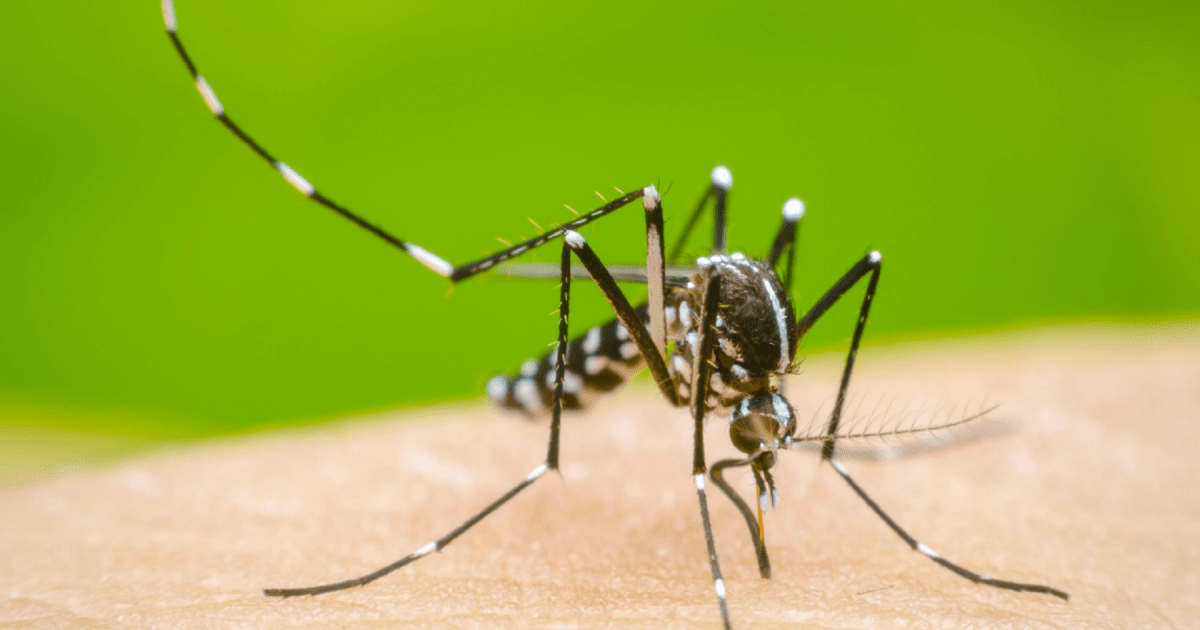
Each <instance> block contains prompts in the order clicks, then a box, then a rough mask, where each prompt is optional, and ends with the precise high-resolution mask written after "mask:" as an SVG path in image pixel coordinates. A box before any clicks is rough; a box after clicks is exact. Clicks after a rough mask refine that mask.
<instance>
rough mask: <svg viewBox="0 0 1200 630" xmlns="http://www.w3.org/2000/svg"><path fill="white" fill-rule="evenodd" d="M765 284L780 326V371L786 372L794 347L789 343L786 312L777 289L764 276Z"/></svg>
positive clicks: (776, 321)
mask: <svg viewBox="0 0 1200 630" xmlns="http://www.w3.org/2000/svg"><path fill="white" fill-rule="evenodd" d="M763 286H764V287H766V288H767V297H768V298H770V300H771V308H773V309H775V324H776V325H777V326H779V371H780V372H786V371H787V368H788V362H789V361H790V359H789V357H791V354H792V348H791V346H790V345H789V343H788V327H787V317H786V313H784V311H783V306H782V305H780V304H779V298H777V297H775V289H773V288H771V283H770V281H768V280H767V279H766V278H763Z"/></svg>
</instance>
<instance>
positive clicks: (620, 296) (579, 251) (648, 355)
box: [565, 186, 683, 407]
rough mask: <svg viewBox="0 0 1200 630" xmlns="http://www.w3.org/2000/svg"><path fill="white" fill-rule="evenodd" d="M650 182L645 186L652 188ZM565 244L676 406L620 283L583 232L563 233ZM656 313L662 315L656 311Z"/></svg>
mask: <svg viewBox="0 0 1200 630" xmlns="http://www.w3.org/2000/svg"><path fill="white" fill-rule="evenodd" d="M653 188H654V187H653V186H650V187H648V188H647V190H648V191H649V190H653ZM565 240H566V242H567V245H568V246H569V247H570V248H571V249H572V250H574V251H575V256H576V257H577V258H579V261H580V262H582V263H583V266H584V268H585V269H587V272H588V274H589V275H590V276H591V277H592V280H593V281H594V282H595V283H596V286H598V287H600V290H601V291H602V292H604V297H605V299H607V300H608V303H609V305H611V306H612V309H613V312H615V313H616V314H617V319H618V320H620V321H621V325H622V326H624V327H625V330H626V331H627V332H628V333H629V337H630V341H633V343H634V344H636V345H637V349H638V352H640V353H641V355H642V358H643V359H645V361H646V367H647V368H649V369H650V374H651V375H652V376H653V377H654V382H655V383H656V384H657V385H658V389H659V391H661V392H662V394H663V396H666V398H667V400H669V401H670V402H671V404H672V405H675V406H676V407H678V406H680V405H682V404H683V401H682V400H681V399H680V398H679V392H678V388H677V387H676V384H675V379H673V378H671V373H670V372H669V371H668V370H667V360H666V357H665V356H664V355H663V352H662V351H661V350H659V347H658V344H657V343H655V340H654V338H653V337H652V334H651V332H650V330H649V328H647V326H646V323H645V322H643V321H642V318H641V317H639V316H638V313H637V311H636V310H634V308H633V306H631V305H630V304H629V299H628V298H626V297H625V294H624V293H623V292H622V291H621V287H619V286H617V282H616V281H615V280H613V277H612V275H611V274H610V273H608V269H606V268H605V267H604V263H602V262H600V258H599V257H598V256H596V252H594V251H592V247H591V246H590V245H588V244H587V241H586V240H585V239H584V238H583V235H582V234H580V233H579V232H567V235H566V237H565ZM659 317H663V314H662V313H661V312H660V313H659ZM653 318H654V313H653V312H651V313H650V319H651V320H653Z"/></svg>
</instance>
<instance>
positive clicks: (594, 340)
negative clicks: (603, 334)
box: [583, 326, 600, 354]
mask: <svg viewBox="0 0 1200 630" xmlns="http://www.w3.org/2000/svg"><path fill="white" fill-rule="evenodd" d="M599 349H600V327H599V326H597V327H596V328H593V329H591V330H589V331H588V334H587V337H585V338H584V340H583V351H584V352H586V353H588V354H596V351H597V350H599Z"/></svg>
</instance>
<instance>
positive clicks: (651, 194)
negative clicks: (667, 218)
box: [642, 184, 662, 212]
mask: <svg viewBox="0 0 1200 630" xmlns="http://www.w3.org/2000/svg"><path fill="white" fill-rule="evenodd" d="M643 190H644V191H645V192H643V193H642V207H643V208H645V209H646V212H649V211H651V210H653V209H655V208H657V207H658V204H660V203H662V195H659V194H658V189H657V188H655V187H654V185H653V184H651V185H649V186H647V187H645V188H644V189H643Z"/></svg>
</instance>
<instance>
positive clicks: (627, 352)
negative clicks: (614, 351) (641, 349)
mask: <svg viewBox="0 0 1200 630" xmlns="http://www.w3.org/2000/svg"><path fill="white" fill-rule="evenodd" d="M636 356H638V347H637V344H636V343H634V342H632V341H626V342H625V343H623V344H621V358H623V359H625V360H627V361H628V360H629V359H632V358H634V357H636Z"/></svg>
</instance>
